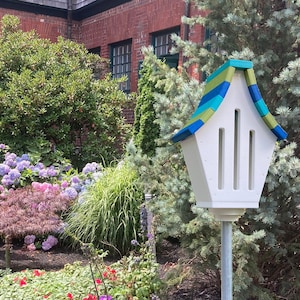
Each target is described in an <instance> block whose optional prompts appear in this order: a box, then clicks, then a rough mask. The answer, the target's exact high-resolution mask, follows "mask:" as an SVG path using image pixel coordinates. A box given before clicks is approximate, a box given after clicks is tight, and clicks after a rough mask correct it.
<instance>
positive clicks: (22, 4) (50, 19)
mask: <svg viewBox="0 0 300 300" xmlns="http://www.w3.org/2000/svg"><path fill="white" fill-rule="evenodd" d="M193 13H195V10H194V9H193V8H192V7H191V6H190V4H188V3H186V1H185V0H1V1H0V18H2V17H3V15H5V14H11V15H16V16H18V17H19V18H20V21H21V29H22V30H24V31H28V30H32V29H34V30H35V31H36V32H37V33H38V34H39V35H40V36H41V37H42V38H49V39H50V40H51V41H53V42H55V41H56V39H57V37H58V36H63V37H65V38H69V39H72V40H73V41H76V42H78V43H83V44H84V45H85V46H86V48H87V49H89V51H91V52H93V53H98V54H100V55H101V56H102V57H105V58H109V59H110V62H111V65H110V66H111V71H112V75H113V76H114V77H120V76H122V75H127V77H128V80H127V82H126V83H125V84H124V85H123V86H122V87H121V88H122V89H123V90H124V91H126V92H129V91H136V89H137V80H138V70H139V67H140V63H141V61H142V59H143V57H142V53H141V48H142V46H148V45H153V47H154V51H155V53H156V55H157V56H158V57H164V58H165V59H166V60H167V62H168V63H169V64H170V65H172V66H175V67H176V66H178V65H180V64H181V61H182V57H181V56H180V55H179V54H177V55H170V54H169V49H170V47H171V40H170V34H171V33H177V34H179V35H180V36H181V37H182V38H183V39H190V40H193V41H202V40H203V39H204V28H201V27H196V28H193V30H190V29H189V28H188V26H185V25H182V24H181V17H182V16H183V15H186V16H190V15H192V14H193ZM197 13H199V12H197Z"/></svg>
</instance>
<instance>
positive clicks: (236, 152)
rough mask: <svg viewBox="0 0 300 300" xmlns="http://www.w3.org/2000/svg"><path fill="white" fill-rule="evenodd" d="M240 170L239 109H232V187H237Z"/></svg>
mask: <svg viewBox="0 0 300 300" xmlns="http://www.w3.org/2000/svg"><path fill="white" fill-rule="evenodd" d="M239 170H240V111H239V110H238V109H235V111H234V146H233V188H234V189H235V190H237V189H239V175H240V174H239Z"/></svg>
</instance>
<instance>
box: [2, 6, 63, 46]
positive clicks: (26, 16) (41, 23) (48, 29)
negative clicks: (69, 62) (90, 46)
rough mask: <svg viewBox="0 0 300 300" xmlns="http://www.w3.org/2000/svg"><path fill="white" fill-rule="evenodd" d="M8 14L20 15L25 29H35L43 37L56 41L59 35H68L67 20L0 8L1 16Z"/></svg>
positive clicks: (22, 26)
mask: <svg viewBox="0 0 300 300" xmlns="http://www.w3.org/2000/svg"><path fill="white" fill-rule="evenodd" d="M6 14H9V15H15V16H17V17H19V19H20V22H21V28H22V30H23V31H30V30H32V29H34V30H35V31H36V32H37V33H38V34H39V35H40V36H41V37H42V38H48V39H50V40H51V41H53V42H55V41H56V40H57V37H58V36H64V37H66V36H67V20H66V19H63V18H57V17H53V16H46V15H40V14H33V13H28V12H22V11H18V10H12V9H3V8H1V9H0V18H1V19H2V17H3V16H4V15H6Z"/></svg>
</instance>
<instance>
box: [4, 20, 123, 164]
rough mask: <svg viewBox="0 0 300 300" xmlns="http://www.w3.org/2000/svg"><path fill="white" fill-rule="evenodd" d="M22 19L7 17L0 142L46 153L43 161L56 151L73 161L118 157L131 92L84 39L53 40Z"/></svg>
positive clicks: (109, 159) (22, 151)
mask: <svg viewBox="0 0 300 300" xmlns="http://www.w3.org/2000/svg"><path fill="white" fill-rule="evenodd" d="M18 24H19V20H18V18H16V17H13V16H8V15H6V16H4V17H3V18H2V35H1V38H0V50H1V51H0V74H1V75H0V120H1V121H0V140H1V142H2V143H6V144H9V145H10V146H11V148H13V149H14V150H15V152H16V153H17V154H19V153H21V154H22V153H28V152H31V153H32V152H35V153H41V154H42V156H43V157H42V159H43V161H47V159H49V156H51V155H52V156H53V153H55V155H59V156H63V157H65V158H68V159H71V161H72V163H73V165H74V166H77V165H79V164H81V165H84V164H85V163H87V162H91V161H102V160H104V161H105V162H107V163H109V162H110V161H112V160H113V159H115V158H116V157H119V156H120V152H121V151H122V140H119V139H118V138H117V137H119V136H120V137H125V136H126V131H127V130H126V126H125V125H124V119H123V117H122V109H121V108H122V105H123V104H124V103H125V102H126V99H127V97H126V95H125V94H124V93H123V92H121V91H120V90H119V89H118V82H116V81H114V80H112V79H111V78H110V76H103V74H104V73H105V72H106V71H107V67H106V66H107V62H106V61H105V60H104V59H102V58H101V57H99V56H98V55H94V54H90V53H88V51H87V50H86V49H85V48H84V46H83V45H80V44H76V43H74V42H72V41H69V40H64V39H63V38H61V37H59V38H58V41H57V42H56V43H51V42H50V41H49V40H46V39H42V38H40V37H38V36H37V34H36V33H35V32H33V31H30V32H23V31H21V30H19V29H18ZM95 71H97V72H98V73H100V74H102V77H101V79H100V80H96V79H95V78H94V72H95ZM55 155H54V156H55Z"/></svg>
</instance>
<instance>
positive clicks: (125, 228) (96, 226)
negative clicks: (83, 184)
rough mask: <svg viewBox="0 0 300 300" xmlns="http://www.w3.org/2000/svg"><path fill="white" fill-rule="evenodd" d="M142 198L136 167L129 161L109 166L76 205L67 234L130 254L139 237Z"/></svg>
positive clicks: (69, 220)
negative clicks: (133, 243) (134, 240)
mask: <svg viewBox="0 0 300 300" xmlns="http://www.w3.org/2000/svg"><path fill="white" fill-rule="evenodd" d="M142 201H143V194H142V191H141V190H140V189H139V187H138V184H137V174H136V172H135V171H134V170H133V169H132V168H130V167H129V166H128V165H127V164H120V165H118V166H117V167H111V168H106V169H105V170H104V172H103V175H102V176H100V177H99V178H98V179H97V180H96V181H95V183H94V184H92V185H91V186H89V187H88V188H87V190H86V191H85V192H84V193H83V194H81V196H80V197H79V199H78V201H77V202H76V203H74V205H73V206H72V208H71V211H70V213H69V215H68V217H67V218H66V223H67V230H66V232H65V236H67V235H71V236H75V237H76V239H79V240H80V241H82V242H84V243H92V244H93V245H94V246H95V247H97V248H107V247H109V246H111V247H113V248H114V249H115V250H117V251H120V252H121V253H126V252H127V251H128V249H129V248H130V242H131V240H133V239H137V236H138V230H139V226H140V217H139V212H140V205H141V203H142ZM74 243H76V241H75V240H74ZM111 250H112V249H111Z"/></svg>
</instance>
